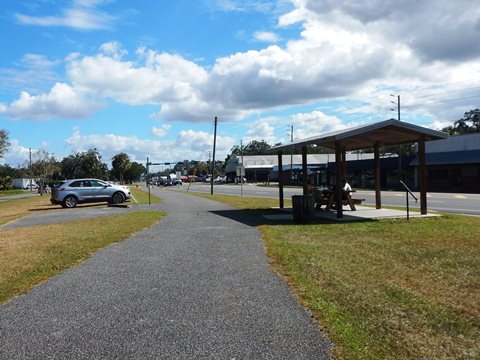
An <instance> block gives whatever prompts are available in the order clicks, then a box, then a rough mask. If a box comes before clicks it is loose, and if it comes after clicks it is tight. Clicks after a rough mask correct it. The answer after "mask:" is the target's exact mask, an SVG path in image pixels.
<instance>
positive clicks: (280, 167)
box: [278, 151, 284, 209]
mask: <svg viewBox="0 0 480 360" xmlns="http://www.w3.org/2000/svg"><path fill="white" fill-rule="evenodd" d="M282 155H283V153H282V152H281V151H279V152H278V199H279V201H280V203H279V207H280V209H283V208H284V201H283V178H282V175H283V164H282Z"/></svg>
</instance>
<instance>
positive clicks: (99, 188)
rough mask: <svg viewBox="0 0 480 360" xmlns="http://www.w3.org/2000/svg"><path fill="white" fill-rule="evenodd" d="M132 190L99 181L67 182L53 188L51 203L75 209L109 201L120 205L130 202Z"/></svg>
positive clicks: (74, 180) (81, 180)
mask: <svg viewBox="0 0 480 360" xmlns="http://www.w3.org/2000/svg"><path fill="white" fill-rule="evenodd" d="M130 197H131V195H130V189H129V188H128V187H126V186H122V185H112V184H109V183H107V182H106V181H103V180H98V179H73V180H66V181H63V182H61V183H59V184H58V185H56V186H55V187H53V188H52V194H51V197H50V202H51V203H52V204H58V205H62V206H63V207H65V208H74V207H75V206H77V204H79V203H90V202H100V201H108V202H109V203H112V204H120V203H123V202H125V201H127V200H130Z"/></svg>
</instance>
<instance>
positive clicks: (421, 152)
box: [418, 137, 427, 215]
mask: <svg viewBox="0 0 480 360" xmlns="http://www.w3.org/2000/svg"><path fill="white" fill-rule="evenodd" d="M425 167H426V163H425V138H424V137H422V138H420V140H419V141H418V177H419V179H418V180H419V184H420V213H421V214H422V215H426V214H427V178H426V169H425Z"/></svg>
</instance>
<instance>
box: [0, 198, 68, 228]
mask: <svg viewBox="0 0 480 360" xmlns="http://www.w3.org/2000/svg"><path fill="white" fill-rule="evenodd" d="M53 209H55V207H53V206H52V205H51V204H50V196H49V194H47V195H43V196H40V195H38V196H31V197H26V198H20V199H15V200H8V201H2V202H0V225H3V224H6V223H8V222H10V221H12V220H15V219H18V218H21V217H24V216H27V215H32V214H33V213H36V212H39V211H47V210H50V211H52V210H53ZM58 209H60V208H58ZM53 211H54V210H53Z"/></svg>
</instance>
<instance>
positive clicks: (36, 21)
mask: <svg viewBox="0 0 480 360" xmlns="http://www.w3.org/2000/svg"><path fill="white" fill-rule="evenodd" d="M105 3H108V1H95V0H77V1H73V4H72V5H71V6H70V7H67V8H65V9H63V10H62V14H61V15H56V16H54V15H49V16H31V15H25V14H15V18H16V19H17V21H18V22H19V23H21V24H24V25H36V26H63V27H70V28H73V29H77V30H98V29H108V28H110V27H111V24H112V22H113V21H114V20H115V19H116V18H115V17H114V16H112V15H110V14H108V13H106V12H103V11H100V10H97V9H96V7H97V6H98V5H102V4H105Z"/></svg>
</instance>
